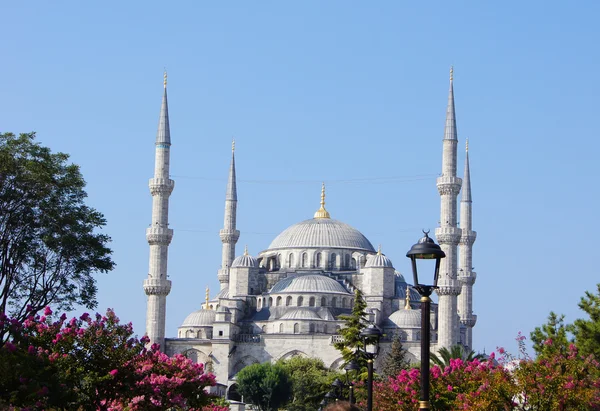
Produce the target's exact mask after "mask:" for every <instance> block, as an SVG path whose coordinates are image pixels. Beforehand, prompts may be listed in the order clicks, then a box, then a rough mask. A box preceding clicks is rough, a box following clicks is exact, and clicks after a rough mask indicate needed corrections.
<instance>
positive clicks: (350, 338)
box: [333, 288, 369, 368]
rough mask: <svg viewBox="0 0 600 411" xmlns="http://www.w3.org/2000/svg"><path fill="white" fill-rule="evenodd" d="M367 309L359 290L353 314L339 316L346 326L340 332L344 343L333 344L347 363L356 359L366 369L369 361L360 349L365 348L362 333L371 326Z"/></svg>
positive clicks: (355, 296)
mask: <svg viewBox="0 0 600 411" xmlns="http://www.w3.org/2000/svg"><path fill="white" fill-rule="evenodd" d="M366 308H367V303H366V302H365V300H364V298H363V295H362V292H361V291H360V290H359V289H358V288H357V289H356V291H355V292H354V306H353V307H352V313H351V314H350V315H340V316H339V319H340V320H343V321H344V326H343V327H342V328H341V329H340V331H339V333H340V335H341V336H342V341H340V342H336V343H334V344H333V346H334V347H335V348H336V349H337V350H338V351H340V352H341V353H342V357H343V358H344V362H345V363H348V362H350V360H352V359H354V360H355V361H357V362H358V363H359V364H360V365H361V367H365V368H366V366H367V359H366V358H365V357H364V355H361V352H360V349H362V348H364V347H363V345H364V344H363V342H362V340H361V338H360V332H361V331H362V330H363V329H364V328H365V327H366V326H367V325H368V324H369V322H368V321H367V312H366V311H365V310H366Z"/></svg>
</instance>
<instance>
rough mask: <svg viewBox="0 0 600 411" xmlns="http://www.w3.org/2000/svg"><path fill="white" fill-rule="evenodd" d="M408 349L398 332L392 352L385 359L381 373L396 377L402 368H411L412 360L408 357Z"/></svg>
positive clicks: (393, 341)
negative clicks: (403, 344)
mask: <svg viewBox="0 0 600 411" xmlns="http://www.w3.org/2000/svg"><path fill="white" fill-rule="evenodd" d="M406 354H407V353H406V350H405V349H404V347H403V346H402V341H401V340H400V336H399V335H398V334H396V335H395V336H394V339H393V340H392V346H391V349H390V352H389V353H388V354H387V355H386V356H385V358H384V359H383V366H382V367H381V374H382V375H383V376H384V377H386V378H387V377H396V376H397V375H398V374H400V371H402V370H408V369H409V368H410V362H409V361H408V359H407V358H406V357H407V356H406Z"/></svg>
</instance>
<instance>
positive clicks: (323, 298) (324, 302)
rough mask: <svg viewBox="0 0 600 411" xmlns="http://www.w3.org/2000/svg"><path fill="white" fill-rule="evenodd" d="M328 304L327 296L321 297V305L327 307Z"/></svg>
mask: <svg viewBox="0 0 600 411" xmlns="http://www.w3.org/2000/svg"><path fill="white" fill-rule="evenodd" d="M326 306H327V298H325V297H321V307H326Z"/></svg>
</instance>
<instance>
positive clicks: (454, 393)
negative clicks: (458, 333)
mask: <svg viewBox="0 0 600 411" xmlns="http://www.w3.org/2000/svg"><path fill="white" fill-rule="evenodd" d="M524 339H525V337H523V336H522V335H519V336H518V337H517V342H518V343H519V347H520V354H519V358H520V359H516V358H515V357H513V356H511V355H509V354H507V353H506V352H505V351H504V350H503V349H501V348H500V349H499V353H501V356H500V358H499V359H498V360H499V361H496V360H495V355H494V354H493V353H492V355H490V357H489V358H488V359H487V360H480V359H477V358H475V359H473V360H472V361H464V360H462V359H460V358H455V359H450V361H449V365H448V366H446V367H444V368H441V367H439V366H438V365H434V366H432V367H431V371H430V373H431V374H430V380H431V387H430V390H431V393H430V401H431V408H430V409H431V410H432V411H434V410H473V411H479V410H481V411H483V410H521V411H525V410H600V371H599V369H598V365H599V364H598V363H597V362H596V361H595V360H594V359H593V358H592V357H589V356H588V357H586V356H582V355H580V354H578V352H577V348H576V347H575V345H573V344H571V345H570V346H569V347H568V352H567V353H566V355H563V354H560V353H559V352H557V353H556V354H555V355H553V356H552V357H550V358H537V359H535V360H533V359H531V358H529V356H528V355H527V354H526V352H525V350H524V342H523V341H524ZM419 390H420V371H419V370H418V369H416V368H415V369H411V370H408V371H406V370H402V371H401V372H400V373H399V374H398V375H397V376H396V377H393V378H389V379H387V381H378V382H375V383H374V403H375V404H377V409H378V410H379V411H392V410H394V411H396V410H399V411H403V410H411V411H414V410H416V409H417V408H418V398H419ZM357 394H358V395H357V396H358V398H359V400H360V401H361V402H364V399H365V398H366V393H365V389H364V386H361V388H360V389H359V390H358V392H357Z"/></svg>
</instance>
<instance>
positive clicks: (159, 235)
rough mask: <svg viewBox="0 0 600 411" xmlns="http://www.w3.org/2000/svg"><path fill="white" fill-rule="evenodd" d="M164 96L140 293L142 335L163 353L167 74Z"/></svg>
mask: <svg viewBox="0 0 600 411" xmlns="http://www.w3.org/2000/svg"><path fill="white" fill-rule="evenodd" d="M164 87H165V90H164V93H163V99H162V106H161V108H160V118H159V121H158V132H157V134H156V149H155V150H156V152H155V163H154V178H151V179H150V182H149V186H150V193H151V194H152V223H151V224H150V227H148V228H147V229H146V239H147V240H148V244H149V245H150V268H149V270H148V278H147V279H146V280H144V291H145V292H146V295H147V296H148V307H147V309H146V335H147V336H148V337H149V338H150V344H154V343H156V344H159V345H160V346H161V349H164V341H165V320H166V308H167V295H168V294H169V292H170V291H171V281H170V280H167V255H168V251H169V244H170V243H171V239H172V238H173V230H171V229H170V228H169V196H170V195H171V192H172V191H173V187H174V186H175V182H174V181H173V180H171V179H169V161H170V151H171V133H170V130H169V107H168V104H167V72H165V75H164Z"/></svg>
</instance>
